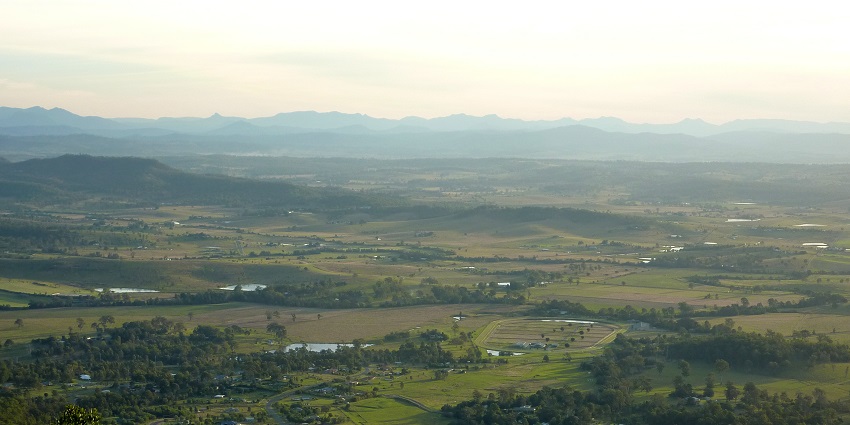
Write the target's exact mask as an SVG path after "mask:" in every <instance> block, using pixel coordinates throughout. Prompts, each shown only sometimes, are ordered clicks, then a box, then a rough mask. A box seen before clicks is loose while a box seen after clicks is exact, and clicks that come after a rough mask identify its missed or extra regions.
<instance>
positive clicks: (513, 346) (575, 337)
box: [479, 319, 620, 353]
mask: <svg viewBox="0 0 850 425" xmlns="http://www.w3.org/2000/svg"><path fill="white" fill-rule="evenodd" d="M619 329H620V327H619V326H616V325H612V324H607V323H599V322H594V321H589V320H577V319H505V320H499V321H497V322H495V323H494V324H492V325H491V326H490V327H489V328H488V330H487V331H485V332H486V333H485V334H484V335H482V337H481V338H479V340H480V341H481V345H482V346H484V347H487V348H488V349H490V350H492V351H496V352H501V351H505V352H517V353H527V352H539V351H561V352H562V351H565V350H568V351H575V350H582V349H588V348H592V347H595V346H598V345H599V344H602V343H604V342H605V341H607V340H608V339H609V338H610V337H611V336H612V335H613V334H614V333H616V332H617V331H618V330H619Z"/></svg>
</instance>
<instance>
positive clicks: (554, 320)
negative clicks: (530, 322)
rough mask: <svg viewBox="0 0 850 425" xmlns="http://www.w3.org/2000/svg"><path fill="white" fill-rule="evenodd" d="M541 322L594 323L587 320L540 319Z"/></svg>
mask: <svg viewBox="0 0 850 425" xmlns="http://www.w3.org/2000/svg"><path fill="white" fill-rule="evenodd" d="M540 321H541V322H559V323H579V324H582V325H594V324H596V322H589V321H587V320H573V319H542V320H540Z"/></svg>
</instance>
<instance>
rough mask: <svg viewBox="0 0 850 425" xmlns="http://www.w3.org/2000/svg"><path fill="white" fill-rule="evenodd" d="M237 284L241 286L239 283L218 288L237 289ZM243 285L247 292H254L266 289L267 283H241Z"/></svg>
mask: <svg viewBox="0 0 850 425" xmlns="http://www.w3.org/2000/svg"><path fill="white" fill-rule="evenodd" d="M237 286H239V285H230V286H225V287H224V288H218V289H223V290H225V291H235V290H236V287H237ZM241 286H242V290H243V291H245V292H254V291H259V290H261V289H266V285H261V284H259V283H248V284H245V285H241Z"/></svg>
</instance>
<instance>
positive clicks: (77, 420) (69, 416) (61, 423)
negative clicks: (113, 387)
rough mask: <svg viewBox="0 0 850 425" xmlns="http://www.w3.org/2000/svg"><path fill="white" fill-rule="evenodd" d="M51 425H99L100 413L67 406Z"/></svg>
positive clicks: (95, 410) (71, 405)
mask: <svg viewBox="0 0 850 425" xmlns="http://www.w3.org/2000/svg"><path fill="white" fill-rule="evenodd" d="M51 425H100V413H99V412H98V411H97V409H90V410H86V409H83V408H82V407H80V406H77V405H75V404H69V405H67V406H65V410H63V411H62V413H61V414H60V415H59V416H58V417H57V418H56V419H55V420H54V421H53V422H52V423H51Z"/></svg>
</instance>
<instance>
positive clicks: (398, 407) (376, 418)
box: [344, 397, 450, 425]
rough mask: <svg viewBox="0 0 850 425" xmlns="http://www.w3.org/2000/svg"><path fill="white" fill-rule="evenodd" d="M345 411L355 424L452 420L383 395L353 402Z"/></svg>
mask: <svg viewBox="0 0 850 425" xmlns="http://www.w3.org/2000/svg"><path fill="white" fill-rule="evenodd" d="M344 413H345V415H346V417H348V419H349V420H351V422H353V423H355V424H401V425H425V424H448V423H449V422H450V421H449V420H448V419H446V418H443V417H442V415H440V414H438V413H429V412H426V411H424V410H422V409H420V408H418V407H415V406H413V405H411V404H409V403H407V402H404V401H400V400H394V399H389V398H383V397H377V398H368V399H365V400H361V401H357V402H356V403H352V404H351V407H350V409H349V410H348V411H346V412H344Z"/></svg>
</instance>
